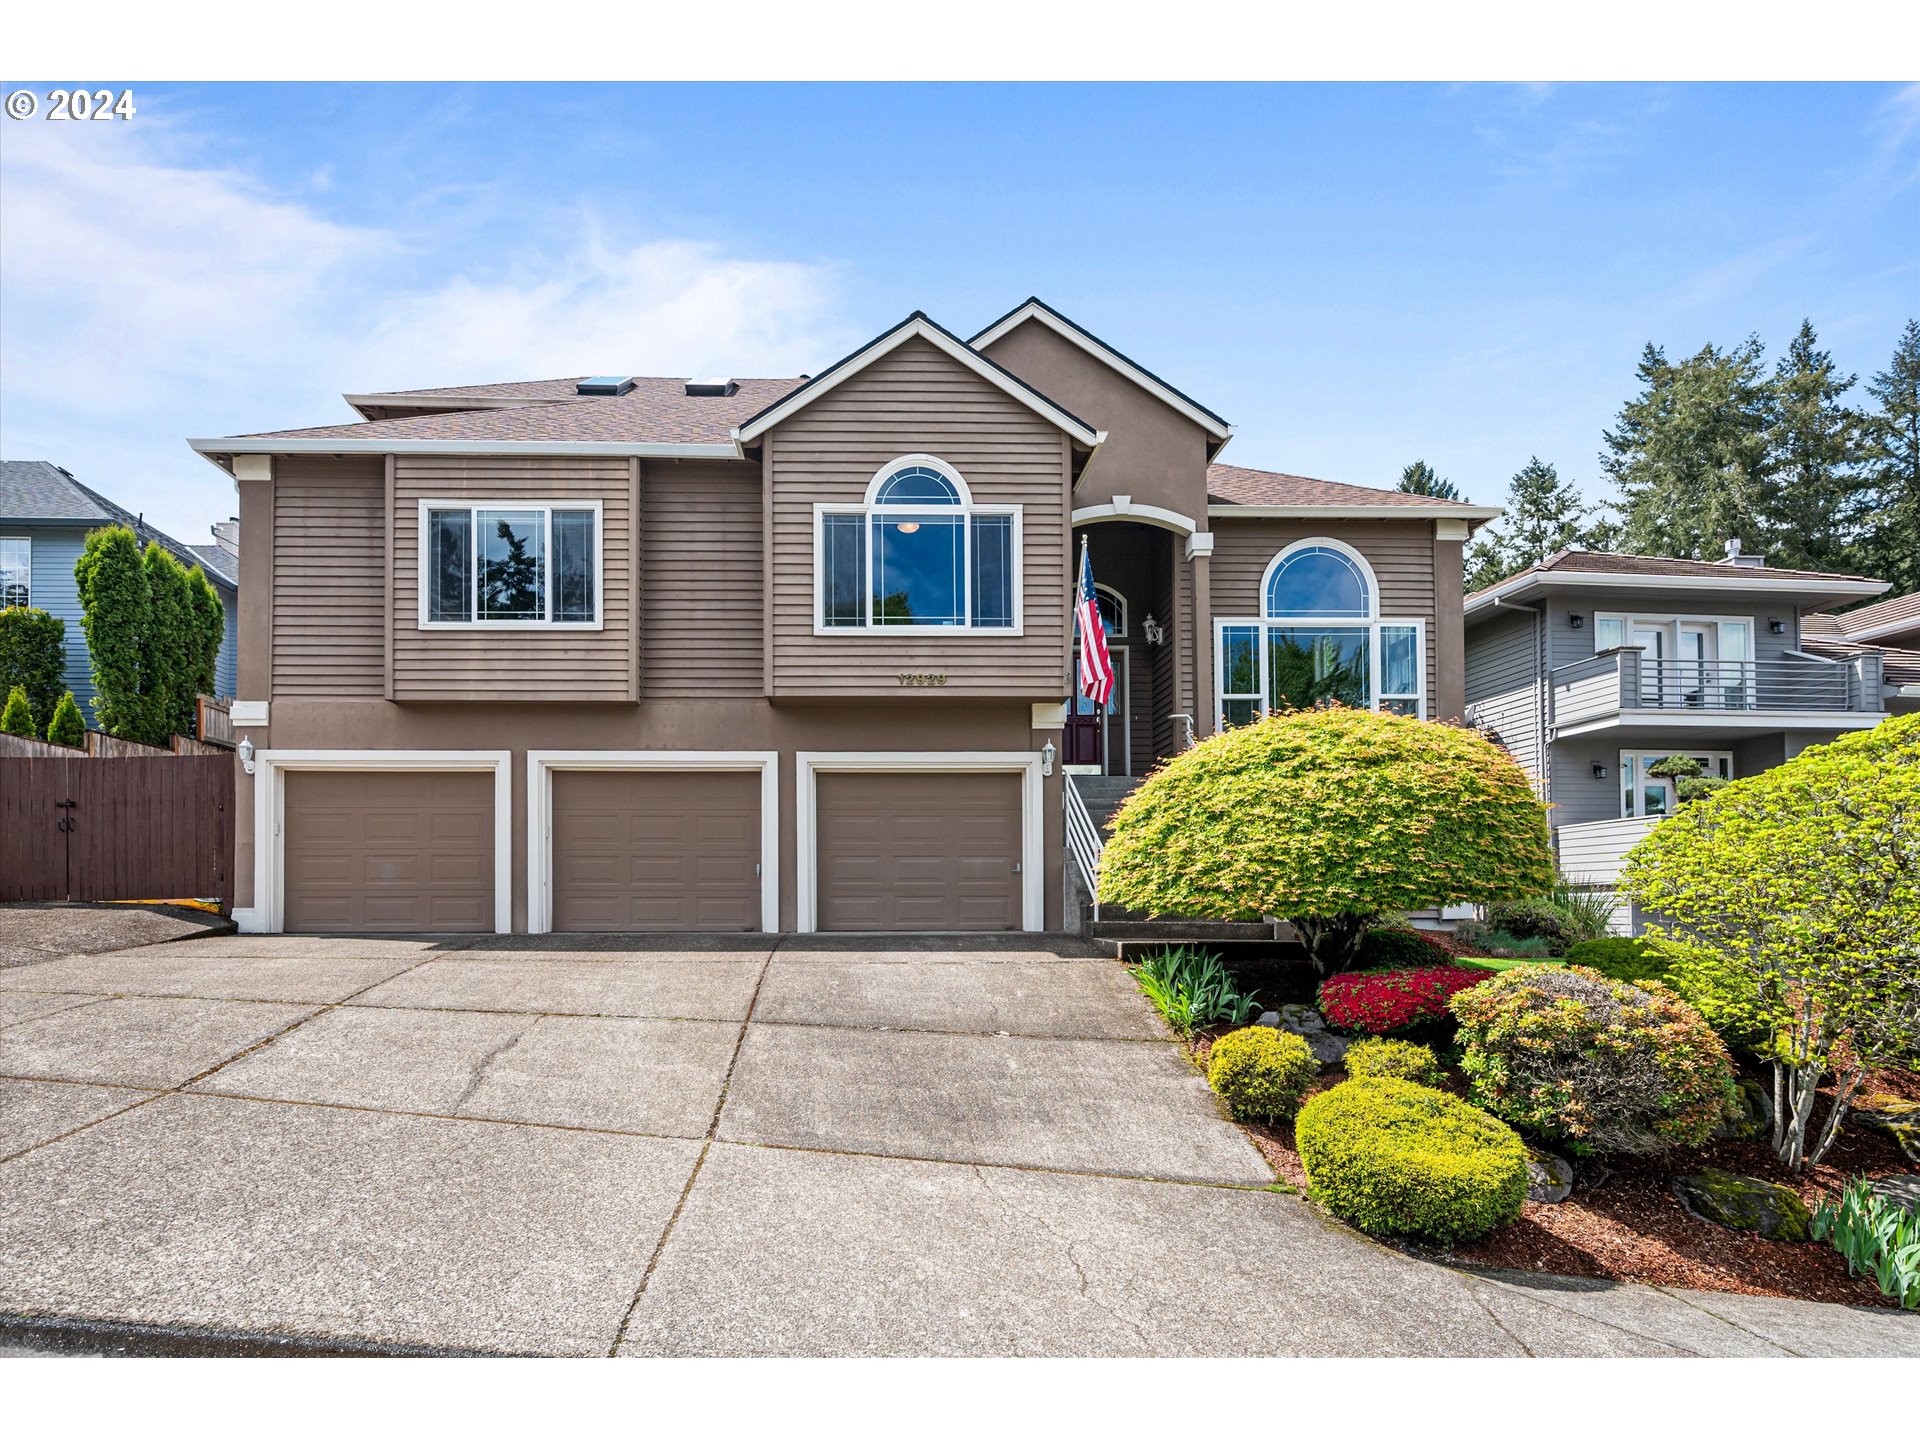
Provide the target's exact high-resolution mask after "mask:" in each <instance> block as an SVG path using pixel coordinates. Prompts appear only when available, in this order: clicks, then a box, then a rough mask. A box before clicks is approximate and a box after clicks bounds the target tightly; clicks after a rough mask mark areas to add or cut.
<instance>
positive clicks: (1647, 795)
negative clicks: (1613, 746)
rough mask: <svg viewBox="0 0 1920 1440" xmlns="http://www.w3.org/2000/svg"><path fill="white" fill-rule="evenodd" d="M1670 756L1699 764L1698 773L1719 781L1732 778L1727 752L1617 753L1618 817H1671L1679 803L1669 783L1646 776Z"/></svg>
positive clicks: (1672, 786) (1731, 758)
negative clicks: (1649, 770) (1618, 778)
mask: <svg viewBox="0 0 1920 1440" xmlns="http://www.w3.org/2000/svg"><path fill="white" fill-rule="evenodd" d="M1670 755H1685V756H1686V757H1687V758H1688V759H1690V760H1694V761H1697V762H1699V765H1700V773H1701V774H1702V775H1704V776H1709V777H1712V778H1714V779H1719V780H1731V779H1732V778H1733V752H1732V751H1731V750H1622V751H1621V752H1620V818H1621V819H1623V820H1624V819H1627V818H1629V817H1632V816H1636V815H1640V816H1647V815H1671V814H1672V813H1673V812H1674V809H1675V808H1676V807H1677V805H1678V804H1679V797H1678V796H1677V795H1676V794H1675V793H1674V785H1673V781H1672V780H1669V779H1667V778H1665V777H1664V776H1662V777H1654V776H1651V775H1648V774H1647V770H1648V768H1649V767H1651V766H1654V765H1658V764H1659V763H1660V762H1661V761H1662V760H1664V759H1666V758H1667V757H1668V756H1670Z"/></svg>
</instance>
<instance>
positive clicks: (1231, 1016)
mask: <svg viewBox="0 0 1920 1440" xmlns="http://www.w3.org/2000/svg"><path fill="white" fill-rule="evenodd" d="M1133 978H1134V981H1135V983H1137V984H1138V985H1139V986H1140V992H1141V993H1142V994H1143V995H1145V996H1146V997H1147V999H1148V1001H1149V1002H1150V1003H1151V1004H1152V1005H1153V1008H1154V1009H1156V1010H1158V1011H1159V1012H1160V1014H1161V1015H1162V1016H1163V1017H1164V1018H1165V1020H1166V1022H1167V1024H1169V1025H1171V1026H1172V1027H1173V1028H1174V1030H1175V1031H1176V1032H1177V1033H1178V1034H1180V1035H1183V1036H1186V1035H1192V1034H1193V1032H1194V1031H1196V1030H1199V1029H1202V1028H1204V1027H1205V1026H1208V1025H1245V1024H1246V1023H1247V1022H1248V1021H1249V1020H1251V1019H1253V1017H1254V1016H1256V1015H1258V1014H1259V1013H1260V1003H1259V1000H1258V999H1257V997H1256V996H1255V995H1254V994H1253V992H1251V991H1248V992H1245V993H1243V992H1242V991H1241V989H1240V987H1239V986H1238V985H1237V984H1235V983H1234V978H1233V975H1232V972H1230V971H1229V970H1228V969H1227V967H1226V966H1225V965H1224V964H1223V963H1222V962H1221V960H1220V957H1219V956H1218V955H1215V954H1212V953H1211V952H1209V951H1206V950H1199V949H1195V948H1194V947H1192V946H1188V945H1174V946H1169V947H1168V948H1167V949H1165V950H1161V951H1159V952H1157V953H1156V954H1153V955H1149V956H1148V957H1147V958H1146V959H1145V960H1143V961H1141V962H1140V964H1139V965H1138V966H1136V967H1135V968H1134V972H1133Z"/></svg>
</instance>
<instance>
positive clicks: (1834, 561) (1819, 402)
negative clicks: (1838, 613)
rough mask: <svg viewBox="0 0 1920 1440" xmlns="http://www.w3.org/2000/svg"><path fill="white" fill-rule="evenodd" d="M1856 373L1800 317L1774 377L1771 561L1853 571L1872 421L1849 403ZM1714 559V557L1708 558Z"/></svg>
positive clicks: (1768, 513) (1768, 493) (1764, 508)
mask: <svg viewBox="0 0 1920 1440" xmlns="http://www.w3.org/2000/svg"><path fill="white" fill-rule="evenodd" d="M1857 378H1858V377H1857V376H1853V375H1842V374H1840V372H1839V371H1838V370H1837V369H1835V368H1834V363H1833V357H1832V356H1831V355H1829V354H1828V353H1827V352H1826V351H1825V350H1822V349H1821V348H1820V345H1819V337H1818V336H1816V335H1815V334H1814V331H1813V322H1812V321H1811V320H1802V321H1801V322H1800V333H1799V334H1797V335H1795V336H1794V337H1793V343H1792V344H1791V345H1789V346H1788V347H1787V353H1786V354H1785V355H1783V356H1781V357H1780V363H1779V365H1778V366H1777V367H1776V368H1775V370H1774V377H1773V391H1774V399H1773V423H1772V425H1771V426H1770V427H1769V430H1768V435H1767V442H1768V446H1769V450H1770V452H1771V453H1770V460H1769V463H1770V466H1771V469H1772V483H1770V484H1769V485H1768V486H1767V487H1766V490H1765V493H1764V496H1763V498H1762V501H1761V516H1762V519H1763V520H1764V521H1765V524H1766V531H1767V533H1766V535H1765V536H1764V537H1763V539H1764V541H1765V544H1766V554H1767V559H1768V560H1769V561H1770V562H1771V563H1774V564H1777V565H1784V566H1786V567H1788V568H1789V569H1796V570H1852V569H1856V568H1858V567H1859V566H1860V564H1861V562H1862V560H1863V559H1864V558H1865V557H1864V556H1863V555H1862V554H1861V553H1860V547H1859V545H1858V544H1857V538H1858V536H1857V531H1856V526H1857V525H1858V524H1859V522H1860V520H1861V519H1862V517H1861V515H1860V513H1859V511H1860V507H1859V504H1858V497H1859V495H1860V493H1861V491H1862V489H1863V488H1864V487H1865V485H1866V480H1867V477H1866V475H1865V474H1864V472H1863V470H1862V462H1863V461H1864V459H1865V458H1866V443H1865V442H1866V429H1867V427H1866V421H1865V417H1863V416H1862V415H1860V413H1859V412H1858V411H1856V410H1853V409H1851V408H1849V407H1848V406H1847V405H1846V404H1845V403H1844V401H1843V399H1842V397H1843V396H1845V394H1846V393H1847V391H1849V390H1851V389H1852V388H1853V385H1854V382H1855V380H1856V379H1857ZM1708 558H1711V557H1708Z"/></svg>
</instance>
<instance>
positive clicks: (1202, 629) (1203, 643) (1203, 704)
mask: <svg viewBox="0 0 1920 1440" xmlns="http://www.w3.org/2000/svg"><path fill="white" fill-rule="evenodd" d="M1183 553H1184V554H1185V557H1186V561H1187V563H1188V564H1189V565H1191V566H1192V567H1193V605H1192V607H1191V609H1192V614H1191V616H1190V617H1189V618H1188V633H1189V634H1190V635H1191V636H1192V641H1191V643H1192V645H1193V671H1192V673H1193V694H1192V696H1190V697H1189V699H1188V702H1187V703H1188V704H1189V705H1191V706H1192V711H1191V713H1192V715H1193V733H1194V735H1195V736H1196V737H1197V738H1199V739H1202V740H1204V739H1206V737H1207V736H1209V735H1211V734H1212V733H1213V574H1212V571H1213V535H1212V533H1211V532H1210V531H1205V530H1200V531H1196V532H1195V533H1193V534H1192V535H1189V536H1187V539H1186V544H1185V546H1184V547H1183Z"/></svg>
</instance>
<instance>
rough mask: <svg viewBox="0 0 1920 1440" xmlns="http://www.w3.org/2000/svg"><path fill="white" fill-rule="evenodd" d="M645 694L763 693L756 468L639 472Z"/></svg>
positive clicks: (650, 466) (666, 465) (680, 465)
mask: <svg viewBox="0 0 1920 1440" xmlns="http://www.w3.org/2000/svg"><path fill="white" fill-rule="evenodd" d="M640 489H641V495H642V497H643V498H642V500H641V505H642V508H643V509H644V510H645V511H646V524H645V525H644V526H643V527H642V529H641V532H640V577H641V579H640V613H641V614H643V615H644V616H646V617H647V618H646V627H645V636H644V640H643V647H644V651H645V653H644V655H643V656H642V661H641V671H640V682H641V694H642V695H643V696H645V697H646V698H649V699H667V698H678V699H685V698H700V697H707V696H733V697H741V696H753V695H759V694H760V693H762V689H763V686H764V683H765V681H764V676H763V674H762V665H763V662H764V651H765V649H766V643H765V617H764V615H763V613H762V599H761V597H762V591H763V584H764V581H763V575H762V569H761V554H760V531H761V523H762V522H761V496H760V467H759V466H757V465H751V464H746V463H736V462H730V461H719V462H714V463H711V464H697V463H686V462H660V461H647V462H646V463H645V465H644V467H643V469H642V471H641V477H640Z"/></svg>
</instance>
